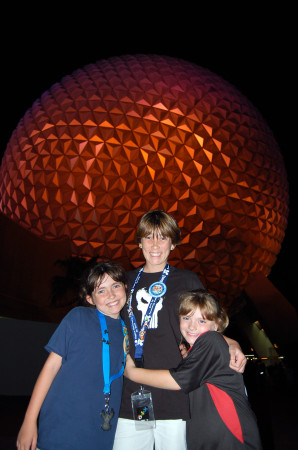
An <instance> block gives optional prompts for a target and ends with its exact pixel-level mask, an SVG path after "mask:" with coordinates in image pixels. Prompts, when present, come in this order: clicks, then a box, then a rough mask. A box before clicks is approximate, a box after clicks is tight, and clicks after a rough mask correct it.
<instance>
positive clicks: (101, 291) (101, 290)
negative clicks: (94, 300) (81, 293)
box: [97, 289, 105, 295]
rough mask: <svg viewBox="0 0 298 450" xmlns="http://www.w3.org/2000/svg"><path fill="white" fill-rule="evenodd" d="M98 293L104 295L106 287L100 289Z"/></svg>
mask: <svg viewBox="0 0 298 450" xmlns="http://www.w3.org/2000/svg"><path fill="white" fill-rule="evenodd" d="M97 293H98V294H100V295H102V294H104V293H105V290H104V289H98V291H97Z"/></svg>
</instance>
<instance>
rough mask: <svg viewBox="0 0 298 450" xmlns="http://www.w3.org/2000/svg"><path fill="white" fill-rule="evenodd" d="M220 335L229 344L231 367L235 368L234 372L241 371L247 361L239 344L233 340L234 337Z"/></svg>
mask: <svg viewBox="0 0 298 450" xmlns="http://www.w3.org/2000/svg"><path fill="white" fill-rule="evenodd" d="M222 336H223V338H224V339H225V341H226V343H227V344H228V346H229V352H230V367H231V369H233V370H235V371H236V372H239V373H243V372H244V369H245V365H246V363H247V359H246V357H245V355H244V354H243V352H242V350H241V347H240V345H239V344H238V342H237V341H234V339H231V338H228V337H227V336H224V335H222Z"/></svg>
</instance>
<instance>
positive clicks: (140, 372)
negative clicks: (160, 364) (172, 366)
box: [124, 354, 180, 390]
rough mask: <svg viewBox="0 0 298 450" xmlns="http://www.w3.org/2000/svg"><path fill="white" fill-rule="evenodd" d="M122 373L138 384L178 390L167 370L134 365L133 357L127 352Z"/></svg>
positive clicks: (177, 385) (178, 387)
mask: <svg viewBox="0 0 298 450" xmlns="http://www.w3.org/2000/svg"><path fill="white" fill-rule="evenodd" d="M124 375H125V376H126V377H127V378H129V379H130V380H132V381H135V382H136V383H140V384H147V385H148V386H153V387H157V388H161V389H172V390H180V386H179V384H177V383H176V381H175V380H174V378H173V377H172V375H171V374H170V371H169V370H151V369H141V368H138V367H136V366H135V364H134V362H133V359H132V358H131V356H130V355H129V354H128V355H127V356H126V365H125V370H124Z"/></svg>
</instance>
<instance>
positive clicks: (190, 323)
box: [188, 320, 197, 330]
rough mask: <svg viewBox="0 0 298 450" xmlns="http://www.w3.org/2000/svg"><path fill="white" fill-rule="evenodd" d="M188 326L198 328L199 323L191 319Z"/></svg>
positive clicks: (191, 328)
mask: <svg viewBox="0 0 298 450" xmlns="http://www.w3.org/2000/svg"><path fill="white" fill-rule="evenodd" d="M188 328H189V329H190V330H196V328H197V324H196V323H195V322H194V321H193V320H190V321H189V322H188Z"/></svg>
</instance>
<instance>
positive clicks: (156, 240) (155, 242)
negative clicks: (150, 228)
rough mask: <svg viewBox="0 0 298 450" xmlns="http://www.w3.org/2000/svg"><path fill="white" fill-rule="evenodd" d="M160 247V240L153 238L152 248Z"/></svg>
mask: <svg viewBox="0 0 298 450" xmlns="http://www.w3.org/2000/svg"><path fill="white" fill-rule="evenodd" d="M158 245H159V241H158V239H156V238H153V239H152V247H158Z"/></svg>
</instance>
